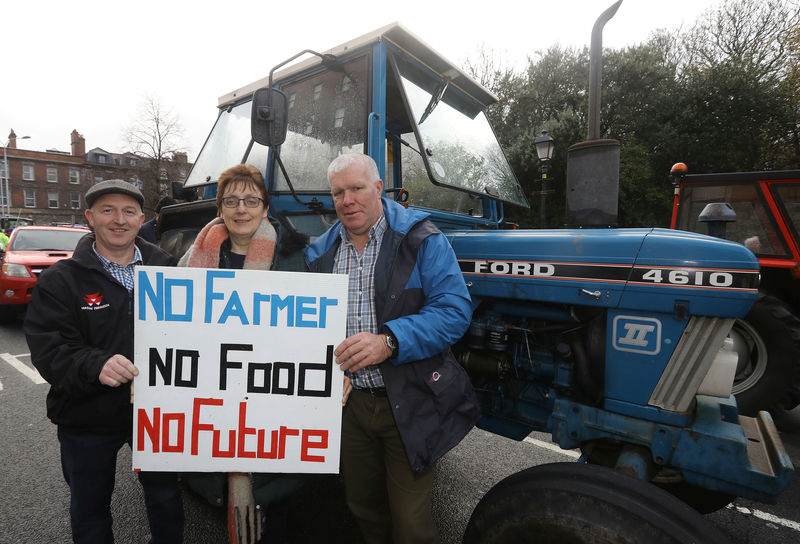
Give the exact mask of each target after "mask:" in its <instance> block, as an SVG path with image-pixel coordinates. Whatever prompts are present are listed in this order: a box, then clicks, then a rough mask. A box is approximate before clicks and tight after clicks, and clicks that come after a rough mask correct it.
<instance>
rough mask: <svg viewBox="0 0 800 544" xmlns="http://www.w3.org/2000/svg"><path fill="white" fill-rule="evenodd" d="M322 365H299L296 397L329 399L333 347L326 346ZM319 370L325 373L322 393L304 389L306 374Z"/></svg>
mask: <svg viewBox="0 0 800 544" xmlns="http://www.w3.org/2000/svg"><path fill="white" fill-rule="evenodd" d="M326 351H327V353H326V355H325V362H324V363H300V376H299V379H298V383H297V395H298V396H301V397H330V396H331V368H332V367H333V345H328V349H327V350H326ZM314 370H321V371H323V372H324V373H325V388H324V389H323V390H322V391H318V390H316V389H306V372H308V371H314Z"/></svg>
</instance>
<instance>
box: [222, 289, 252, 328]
mask: <svg viewBox="0 0 800 544" xmlns="http://www.w3.org/2000/svg"><path fill="white" fill-rule="evenodd" d="M230 316H235V317H238V318H239V320H240V321H241V322H242V325H249V324H250V322H249V321H247V314H245V312H244V308H243V307H242V300H241V299H240V298H239V293H238V292H237V291H234V292H233V293H231V298H229V299H228V303H227V304H226V305H225V309H224V310H222V315H221V316H219V321H217V323H225V322H226V321H227V320H228V318H229V317H230Z"/></svg>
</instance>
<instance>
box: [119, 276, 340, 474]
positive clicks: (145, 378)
mask: <svg viewBox="0 0 800 544" xmlns="http://www.w3.org/2000/svg"><path fill="white" fill-rule="evenodd" d="M134 292H135V307H134V322H135V328H134V333H135V346H134V363H135V364H136V366H137V368H138V369H139V375H138V376H137V377H136V378H135V380H134V428H133V467H134V470H155V471H159V470H168V471H187V472H190V471H195V472H197V471H199V472H204V471H214V472H230V471H237V472H309V473H335V472H338V470H339V444H340V434H341V402H342V379H343V373H342V371H341V370H340V369H339V367H338V366H337V365H336V364H335V362H334V356H333V349H334V348H335V347H336V346H337V345H338V344H339V343H340V342H341V341H342V340H343V339H344V337H345V329H346V317H347V276H343V275H338V274H304V273H292V272H264V271H255V270H217V269H214V270H209V269H199V268H167V267H157V266H140V267H137V268H136V287H135V291H134Z"/></svg>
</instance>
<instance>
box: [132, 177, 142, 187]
mask: <svg viewBox="0 0 800 544" xmlns="http://www.w3.org/2000/svg"><path fill="white" fill-rule="evenodd" d="M130 182H131V185H134V186H135V187H136V188H138V189H139V190H142V189H144V182H143V181H142V180H140V179H139V176H133V177H132V178H131V179H130Z"/></svg>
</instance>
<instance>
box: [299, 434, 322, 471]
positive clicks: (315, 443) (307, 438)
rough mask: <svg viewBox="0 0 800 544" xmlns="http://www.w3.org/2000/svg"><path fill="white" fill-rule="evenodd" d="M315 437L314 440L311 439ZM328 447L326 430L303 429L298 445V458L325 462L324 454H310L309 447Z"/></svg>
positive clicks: (313, 461)
mask: <svg viewBox="0 0 800 544" xmlns="http://www.w3.org/2000/svg"><path fill="white" fill-rule="evenodd" d="M312 438H315V439H316V440H312ZM327 447H328V431H326V430H314V429H303V439H302V442H301V446H300V460H301V461H310V462H312V463H323V462H325V456H324V455H311V454H309V453H308V450H309V449H325V448H327Z"/></svg>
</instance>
